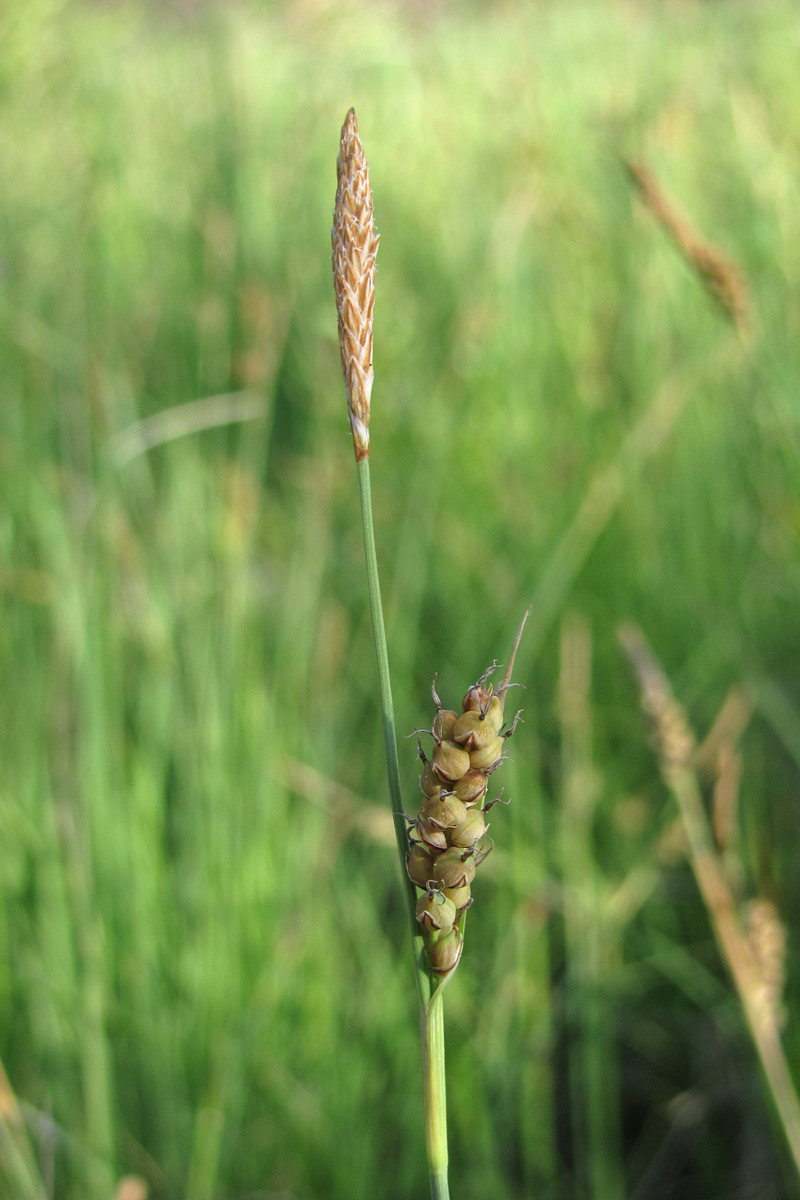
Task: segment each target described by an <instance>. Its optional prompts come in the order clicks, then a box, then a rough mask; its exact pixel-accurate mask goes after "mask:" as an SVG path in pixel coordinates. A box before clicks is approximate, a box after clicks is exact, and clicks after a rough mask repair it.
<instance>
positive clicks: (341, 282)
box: [331, 108, 378, 462]
mask: <svg viewBox="0 0 800 1200" xmlns="http://www.w3.org/2000/svg"><path fill="white" fill-rule="evenodd" d="M336 173H337V178H338V181H339V185H338V187H337V190H336V206H335V208H334V210H333V230H332V233H331V242H332V245H333V286H334V291H335V292H336V311H337V314H338V320H339V349H340V350H341V355H342V371H343V372H344V382H345V388H346V389H347V409H348V413H349V415H350V427H351V429H352V431H353V445H354V446H355V451H356V460H357V461H359V462H360V461H361V459H362V458H368V457H369V402H370V395H371V393H372V377H373V371H372V313H373V308H374V305H375V257H376V255H377V252H378V234H377V233H376V232H375V222H374V220H373V217H372V191H371V190H370V186H369V173H368V171H367V160H366V157H365V155H364V147H363V146H362V145H361V141H360V139H359V136H358V125H357V124H356V114H355V111H354V110H353V109H352V108H351V109H350V111H349V113H348V114H347V116H346V117H345V122H344V125H343V126H342V137H341V143H340V146H339V157H338V159H337V161H336Z"/></svg>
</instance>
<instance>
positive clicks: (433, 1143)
mask: <svg viewBox="0 0 800 1200" xmlns="http://www.w3.org/2000/svg"><path fill="white" fill-rule="evenodd" d="M358 484H359V489H360V492H361V518H362V523H363V527H364V556H365V559H366V564H367V583H368V587H369V604H370V612H371V615H372V635H373V640H374V642H375V657H376V659H377V663H378V682H379V687H380V697H381V713H382V715H383V737H384V742H385V745H386V765H387V769H388V773H389V792H390V795H391V800H392V815H393V817H394V830H395V836H396V838H397V851H398V855H399V858H400V870H401V873H402V877H403V886H404V889H405V894H406V901H407V906H408V913H409V920H410V923H411V939H412V946H413V951H414V966H415V970H416V978H417V989H418V991H419V1000H420V1032H421V1047H422V1096H423V1104H424V1111H425V1142H426V1148H427V1153H428V1170H429V1173H430V1183H431V1200H449V1197H450V1192H449V1189H448V1186H447V1108H446V1101H445V1073H444V1017H443V1013H444V1009H443V997H442V984H441V983H439V981H438V980H436V979H435V977H434V978H433V979H432V978H431V974H430V972H429V970H428V965H427V959H426V956H425V947H424V945H423V941H422V936H421V934H420V930H419V925H418V924H417V919H416V913H415V910H416V903H417V893H416V890H415V888H414V884H413V883H412V882H411V880H410V879H409V878H408V875H407V873H406V869H405V862H406V850H407V847H408V835H407V831H406V821H405V817H404V815H403V800H402V795H401V790H400V765H399V760H398V756H397V735H396V733H395V724H394V703H393V701H392V687H391V682H390V679H389V656H388V652H387V648H386V630H385V628H384V623H383V606H382V604H381V589H380V581H379V579H378V558H377V554H376V551H375V528H374V525H373V520H372V493H371V488H370V477H369V458H363V459H361V461H360V462H359V463H358ZM437 983H439V988H438V990H436V985H437Z"/></svg>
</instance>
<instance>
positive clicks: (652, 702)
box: [619, 625, 800, 1173]
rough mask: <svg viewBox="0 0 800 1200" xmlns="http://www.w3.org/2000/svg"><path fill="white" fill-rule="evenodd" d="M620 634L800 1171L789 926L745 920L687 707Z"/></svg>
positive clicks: (647, 656) (643, 646)
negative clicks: (784, 1026)
mask: <svg viewBox="0 0 800 1200" xmlns="http://www.w3.org/2000/svg"><path fill="white" fill-rule="evenodd" d="M619 636H620V641H621V643H622V646H623V649H624V650H625V652H626V654H627V656H628V659H629V660H630V663H631V666H632V667H633V670H634V672H635V674H636V676H637V677H638V680H639V685H640V687H641V689H642V706H643V708H644V709H645V711H646V712H647V714H648V716H649V717H650V718H651V720H652V722H653V725H654V729H655V733H656V740H657V744H658V756H659V765H660V767H661V773H662V775H663V777H664V781H665V783H666V784H667V786H668V788H669V790H670V792H671V793H672V795H673V797H674V799H675V801H676V803H677V806H678V810H679V812H680V816H681V821H682V822H683V826H684V829H685V831H686V840H687V846H688V855H689V861H690V864H691V867H692V870H693V872H694V876H695V879H696V880H697V885H698V887H699V889H700V894H701V896H702V898H703V901H704V903H705V906H706V909H707V911H708V915H709V918H710V921H711V926H712V929H713V931H714V936H715V938H716V941H717V945H718V947H719V949H720V952H721V954H722V957H723V959H724V960H725V962H726V964H727V967H728V970H729V972H730V975H731V978H732V980H733V983H734V986H735V988H736V991H737V993H738V996H739V1001H740V1003H741V1006H742V1011H743V1013H744V1017H745V1021H746V1023H747V1027H748V1030H749V1032H750V1036H751V1038H752V1040H753V1044H754V1046H755V1048H756V1050H757V1052H758V1056H759V1058H760V1060H761V1066H762V1069H763V1072H764V1076H765V1078H766V1081H767V1084H768V1086H769V1090H770V1092H771V1094H772V1098H773V1100H774V1103H775V1107H776V1109H777V1112H778V1114H779V1117H780V1120H781V1123H782V1125H783V1128H784V1131H785V1134H786V1140H787V1142H788V1144H789V1147H790V1150H791V1153H792V1157H793V1159H794V1164H795V1167H796V1169H797V1171H798V1173H800V1102H799V1101H798V1096H797V1091H796V1089H795V1086H794V1081H793V1079H792V1077H791V1074H790V1073H789V1068H788V1065H787V1062H786V1056H785V1054H784V1052H783V1046H782V1045H781V1040H780V1026H781V1020H782V1015H781V1008H780V991H781V989H782V986H783V971H784V964H785V942H784V939H785V930H784V929H783V925H782V924H781V922H780V918H779V917H778V913H777V910H776V909H775V908H774V906H772V905H769V907H767V904H766V902H764V901H759V902H757V907H755V908H754V907H752V906H751V908H750V909H748V910H746V912H745V914H744V916H745V920H744V922H743V921H742V919H741V917H740V914H739V911H738V910H737V905H736V901H735V899H734V896H733V893H732V891H731V888H730V887H729V885H728V882H727V880H726V878H725V873H724V869H723V860H722V858H721V856H720V855H719V854H718V852H717V850H716V848H715V846H714V839H713V835H712V831H711V824H710V821H709V818H708V816H707V814H706V810H705V807H704V804H703V799H702V794H701V791H700V784H699V781H698V778H697V773H696V770H695V765H694V745H695V740H694V736H693V734H692V731H691V729H690V727H689V723H688V721H687V719H686V716H685V714H684V712H683V709H682V708H681V706H680V705H679V704H678V702H677V700H676V699H675V697H674V696H673V694H672V689H671V688H670V685H669V680H668V679H667V677H666V675H665V674H664V671H663V670H662V668H661V666H660V665H659V663H658V662H657V661H656V658H655V656H654V654H653V652H652V650H651V649H650V647H649V646H648V644H647V642H646V640H645V638H644V635H643V634H642V632H641V631H640V630H639V629H637V628H636V627H635V626H633V625H625V626H623V627H622V628H621V629H620V631H619Z"/></svg>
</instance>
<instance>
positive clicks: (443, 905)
mask: <svg viewBox="0 0 800 1200" xmlns="http://www.w3.org/2000/svg"><path fill="white" fill-rule="evenodd" d="M527 615H528V614H527V613H526V614H525V617H523V620H522V623H521V624H520V627H519V629H518V630H517V636H516V640H515V642H514V646H513V648H512V651H511V657H510V659H509V662H508V666H507V668H506V672H505V676H504V677H503V680H502V682H501V683H500V684H499V685H498V687H496V688H495V687H494V686H493V685H492V684H491V683H489V682H488V679H489V676H490V675H491V674H492V673H493V672H494V671H495V670H496V669H497V663H496V662H495V663H493V664H492V666H491V667H489V669H488V670H487V671H484V673H483V675H482V676H481V677H480V679H479V680H478V681H477V683H474V684H473V685H472V687H470V688H468V690H467V692H466V695H465V696H464V699H463V701H462V705H461V712H460V713H457V712H454V711H453V710H452V709H447V708H444V707H443V705H442V702H441V700H440V699H439V695H438V693H437V691H436V680H435V679H434V681H433V686H432V687H431V697H432V699H433V703H434V705H435V707H436V715H435V717H434V720H433V727H432V729H431V730H430V733H431V735H432V737H433V742H434V746H433V754H432V757H431V759H430V760H429V759H428V758H426V756H425V754H424V752H423V750H422V746H421V744H419V738H418V744H419V757H420V759H421V760H422V774H421V776H420V781H419V782H420V790H421V792H422V802H421V805H420V808H419V811H418V813H417V816H416V817H415V818H414V820H413V821H411V820H410V819H409V818H407V820H409V823H410V826H411V829H412V830H413V834H411V835H410V839H409V842H410V844H409V850H408V855H407V857H406V865H407V870H408V875H409V878H410V879H411V881H412V882H413V883H415V884H416V885H417V887H419V888H421V889H423V890H424V893H425V894H424V895H423V896H421V897H420V898H419V900H418V902H417V908H416V917H417V920H418V922H419V924H420V926H421V931H422V938H423V942H424V944H425V950H426V953H427V957H428V963H429V965H430V967H431V969H432V970H433V971H435V972H436V973H437V974H439V975H447V974H449V972H450V971H452V970H453V969H454V968H455V966H456V964H457V963H458V960H459V957H460V955H461V948H462V946H463V929H462V914H463V913H464V911H465V910H466V909H467V908H468V907H469V906H470V905H471V904H472V889H471V885H472V882H473V880H474V878H475V872H476V869H477V868H478V867H479V866H480V864H481V863H482V862H483V860H484V859H485V858H486V856H487V854H488V853H489V852H490V851H491V849H492V841H491V839H490V838H489V837H488V836H487V830H488V828H489V827H488V824H487V821H486V813H487V811H488V809H489V808H490V807H491V804H487V803H486V790H487V786H488V782H489V776H490V775H492V774H493V773H494V771H495V770H496V769H497V768H498V767H499V766H500V764H501V762H502V760H503V758H504V754H503V750H504V747H505V742H506V739H507V738H509V737H510V736H511V735H512V734H513V732H514V730H515V729H516V726H517V721H518V720H519V714H517V716H516V717H515V718H514V721H513V723H512V724H511V727H510V728H508V729H506V730H505V732H501V730H503V728H504V724H505V717H504V708H505V700H506V696H507V694H508V689H509V688H510V687H511V686H512V685H511V672H512V669H513V666H514V656H515V654H516V651H517V647H518V645H519V639H520V637H521V635H522V629H523V626H524V625H525V618H526V617H527ZM417 733H419V731H417ZM492 803H495V801H493V802H492Z"/></svg>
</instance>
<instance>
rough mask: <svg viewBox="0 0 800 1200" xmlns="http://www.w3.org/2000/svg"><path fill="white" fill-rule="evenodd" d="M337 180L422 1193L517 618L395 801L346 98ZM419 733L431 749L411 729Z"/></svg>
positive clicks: (364, 187) (367, 273)
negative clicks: (417, 1094)
mask: <svg viewBox="0 0 800 1200" xmlns="http://www.w3.org/2000/svg"><path fill="white" fill-rule="evenodd" d="M337 176H338V187H337V192H336V205H335V209H334V221H333V232H332V244H333V280H334V290H335V293H336V308H337V314H338V324H339V346H340V350H341V358H342V371H343V373H344V380H345V390H346V392H347V408H348V414H349V417H350V427H351V430H352V434H353V446H354V448H355V455H356V463H357V466H358V482H359V490H360V495H361V516H362V523H363V532H364V554H365V558H366V567H367V583H368V590H369V603H370V611H371V616H372V632H373V640H374V644H375V654H376V659H377V666H378V680H379V687H380V701H381V712H382V719H383V732H384V740H385V748H386V762H387V768H388V779H389V793H390V799H391V804H392V815H393V819H394V828H395V834H396V837H397V850H398V855H399V857H400V864H401V871H402V878H403V884H404V888H405V895H406V901H407V907H408V917H409V924H410V929H411V941H412V948H413V957H414V968H415V973H416V981H417V990H418V994H419V1006H420V1037H421V1051H422V1053H421V1060H422V1093H423V1110H424V1118H425V1135H426V1149H427V1155H428V1170H429V1175H430V1185H431V1197H432V1200H449V1194H450V1193H449V1185H448V1175H447V1107H446V1092H445V1065H444V1020H443V994H444V989H445V986H446V985H447V983H448V982H449V981H450V980H451V979H452V977H453V973H454V971H455V969H456V967H457V965H458V962H459V960H460V958H461V952H462V949H463V945H464V926H465V922H466V913H467V909H468V908H469V907H470V905H471V904H472V894H471V885H472V881H473V879H474V877H475V872H476V869H477V867H478V866H479V865H480V863H481V862H482V861H483V859H484V858H485V857H486V855H487V854H488V853H489V852H490V850H491V846H492V843H491V841H490V840H489V838H488V836H487V828H488V826H487V821H486V815H487V813H488V811H489V809H490V808H491V807H492V804H494V803H496V799H498V798H499V797H497V798H496V799H495V800H487V795H488V790H489V783H490V778H491V776H492V775H493V774H494V772H495V771H496V770H497V768H498V767H499V766H500V765H501V763H502V761H503V757H504V755H503V748H504V746H505V741H506V739H507V738H508V737H510V736H511V734H512V733H513V732H514V730H515V728H516V725H517V721H518V719H519V713H517V715H516V716H515V718H514V720H513V722H512V723H511V725H510V727H508V728H505V711H504V710H505V701H506V696H507V694H508V690H509V688H510V686H511V672H512V669H513V665H514V657H515V655H516V651H517V647H518V645H519V640H520V637H521V635H522V630H523V627H524V625H525V620H526V618H527V616H528V613H527V612H526V613H525V616H524V617H523V619H522V622H521V624H520V627H519V629H518V631H517V636H516V640H515V642H514V646H513V649H512V652H511V655H510V658H509V662H508V667H507V669H506V673H505V676H504V677H503V680H502V682H501V683H500V684H499V686H498V687H497V688H496V689H495V688H494V687H493V685H492V683H491V682H490V680H489V677H490V675H491V674H492V672H493V671H494V670H495V669H496V667H497V664H496V663H493V664H492V666H491V667H490V668H489V669H488V670H487V671H485V672H484V674H483V675H482V676H481V678H480V679H479V680H478V681H477V682H476V683H475V684H473V685H472V686H471V687H469V688H468V689H467V692H466V694H465V696H464V698H463V701H462V704H461V711H460V712H457V711H455V710H454V709H446V708H444V707H443V705H442V702H441V700H440V699H439V696H438V694H437V692H436V686H435V684H436V680H435V679H434V683H433V685H432V687H431V695H432V698H433V703H434V706H435V715H434V718H433V723H432V726H431V728H430V730H425V731H417V736H418V746H419V757H420V759H421V761H422V772H421V775H420V779H419V788H420V793H421V800H420V807H419V811H418V813H417V815H416V816H415V817H413V818H408V817H406V815H405V813H404V810H403V801H402V793H401V786H400V767H399V761H398V754H397V735H396V732H395V722H394V705H393V701H392V689H391V683H390V677H389V658H388V652H387V645H386V631H385V627H384V619H383V609H382V605H381V592H380V583H379V578H378V562H377V555H376V549H375V530H374V524H373V517H372V503H371V491H370V473H369V417H370V399H371V393H372V382H373V368H372V325H373V310H374V304H375V263H376V256H377V250H378V234H377V232H376V230H375V222H374V217H373V205H372V192H371V189H370V183H369V172H368V169H367V161H366V157H365V155H364V149H363V146H362V144H361V140H360V138H359V136H358V125H357V122H356V115H355V112H354V110H353V109H351V110H350V111H349V112H348V114H347V117H346V118H345V122H344V125H343V127H342V133H341V141H340V148H339V156H338V159H337ZM423 732H424V733H426V734H428V735H429V736H430V739H431V744H430V746H429V752H430V757H428V755H427V754H426V752H425V748H424V747H423V745H422V741H421V738H420V734H421V733H423Z"/></svg>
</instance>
